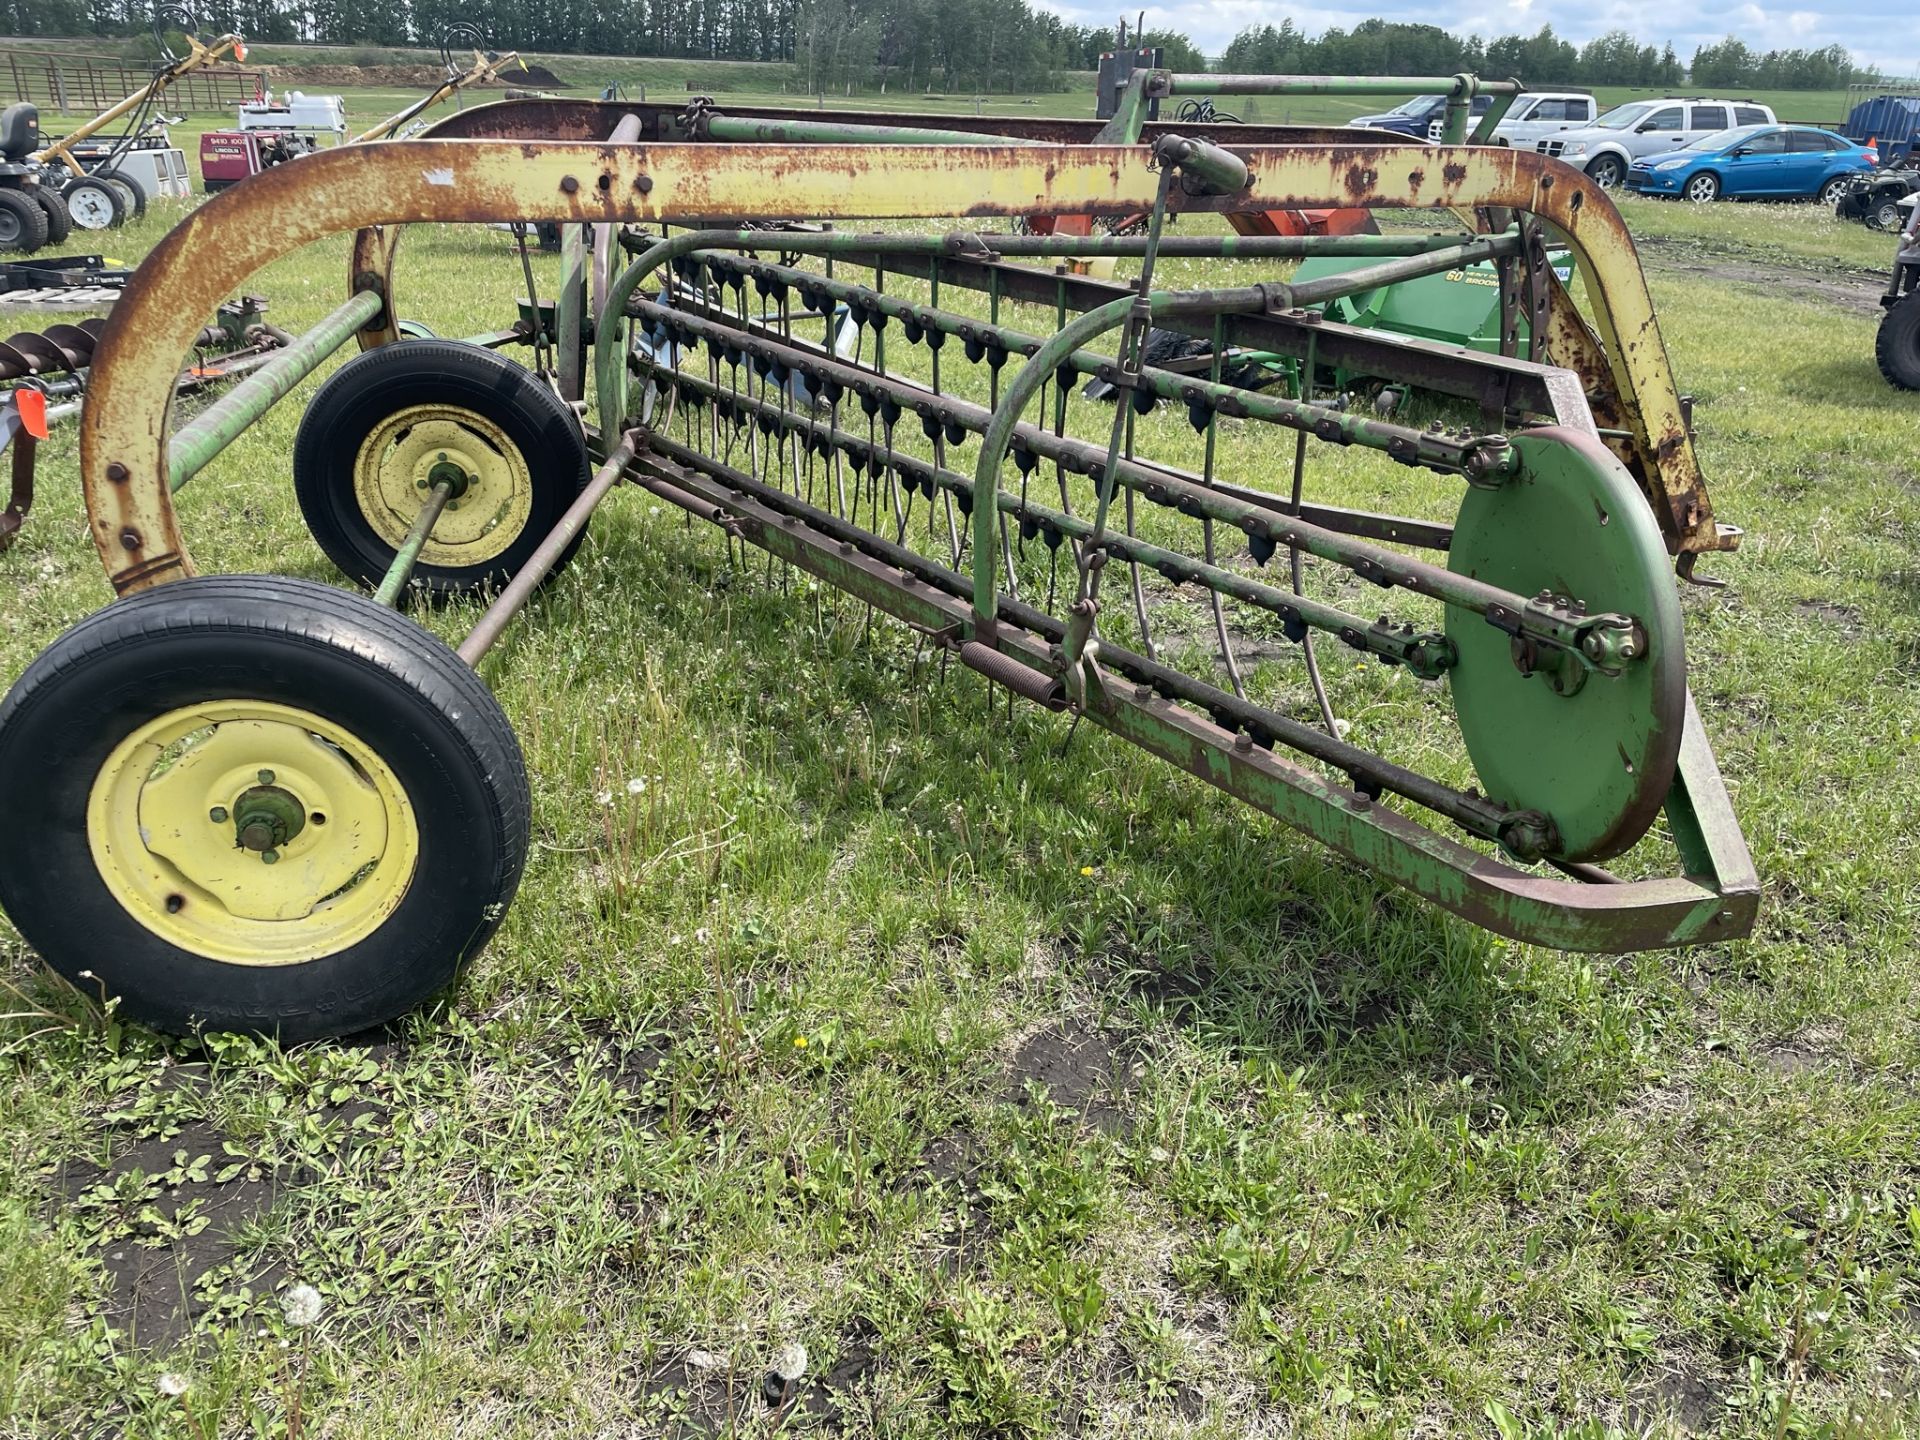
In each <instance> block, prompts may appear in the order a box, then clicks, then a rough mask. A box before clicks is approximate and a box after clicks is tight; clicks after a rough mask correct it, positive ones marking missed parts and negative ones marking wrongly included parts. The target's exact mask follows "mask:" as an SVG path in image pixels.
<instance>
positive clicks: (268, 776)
mask: <svg viewBox="0 0 1920 1440" xmlns="http://www.w3.org/2000/svg"><path fill="white" fill-rule="evenodd" d="M260 783H261V784H262V785H271V784H273V771H271V770H262V771H261V772H260Z"/></svg>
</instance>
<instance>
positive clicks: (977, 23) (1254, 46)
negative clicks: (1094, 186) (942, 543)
mask: <svg viewBox="0 0 1920 1440" xmlns="http://www.w3.org/2000/svg"><path fill="white" fill-rule="evenodd" d="M150 4H151V0H0V32H4V33H8V34H13V35H22V36H32V35H82V34H89V33H91V34H95V35H100V36H126V35H138V34H142V33H145V31H146V29H147V26H148V16H149V15H150V13H151V11H150V8H149V6H150ZM197 10H198V14H199V18H200V23H201V26H202V27H203V29H204V30H208V31H218V30H229V29H230V30H235V31H238V32H239V33H240V34H242V35H245V36H247V37H248V38H249V39H252V40H257V41H264V42H273V41H281V42H306V43H319V44H334V45H349V46H351V45H383V46H392V45H428V46H431V45H433V44H435V43H437V41H438V40H439V37H440V36H441V35H442V34H443V33H445V32H446V31H447V30H448V29H449V28H451V27H452V26H453V25H455V24H459V23H468V24H474V25H477V26H478V27H479V28H480V29H481V31H482V32H483V33H484V34H486V35H487V36H488V38H489V41H490V43H492V44H494V45H496V46H498V47H499V48H501V49H507V48H515V49H521V50H538V51H544V52H548V53H559V54H567V53H578V54H601V55H631V56H664V57H676V58H693V59H712V60H759V61H779V62H785V63H787V64H789V65H791V66H792V67H794V71H795V72H796V73H795V75H794V80H795V81H796V82H797V83H798V85H799V86H801V87H802V88H805V89H807V90H812V91H831V90H843V89H846V88H849V87H850V88H853V89H862V90H869V89H873V88H876V87H879V86H882V85H885V86H886V87H887V88H890V89H899V90H905V91H916V90H922V89H927V90H942V91H950V92H963V93H964V92H989V93H991V92H999V93H1009V92H1013V93H1018V92H1020V91H1030V90H1052V89H1065V88H1069V87H1070V86H1072V85H1074V84H1077V83H1081V82H1079V81H1078V80H1076V78H1075V77H1076V76H1077V75H1081V74H1084V72H1086V71H1089V70H1093V69H1095V68H1097V67H1098V65H1099V58H1100V55H1101V52H1102V51H1105V50H1110V49H1112V48H1113V47H1114V44H1115V36H1114V33H1113V32H1112V31H1111V30H1108V29H1105V28H1096V27H1093V26H1087V25H1074V24H1071V23H1069V22H1067V21H1065V20H1063V19H1061V18H1060V17H1059V16H1057V15H1054V14H1052V13H1051V12H1049V11H1046V10H1041V9H1037V8H1035V6H1034V5H1033V4H1031V3H1029V0H547V3H543V4H539V5H527V4H525V3H524V0H202V3H200V4H199V5H198V6H197ZM1126 39H1127V43H1130V44H1138V45H1149V46H1160V47H1162V48H1163V49H1164V51H1165V63H1166V64H1167V65H1169V66H1170V67H1172V68H1174V69H1176V70H1187V71H1197V70H1203V69H1206V68H1207V65H1206V62H1205V60H1204V59H1203V58H1202V56H1201V55H1200V52H1199V51H1198V50H1197V49H1196V48H1195V46H1194V44H1193V42H1192V41H1191V40H1189V39H1188V38H1187V37H1186V36H1184V35H1179V34H1174V33H1170V32H1152V31H1149V32H1147V33H1146V34H1144V35H1138V36H1128V37H1126ZM1218 68H1219V69H1221V70H1225V71H1229V72H1233V73H1257V74H1269V75H1287V74H1295V75H1314V74H1321V75H1451V74H1455V73H1458V72H1460V71H1468V72H1471V73H1474V74H1479V75H1486V76H1498V77H1506V76H1511V75H1518V76H1520V77H1521V78H1522V79H1524V80H1525V81H1526V82H1527V83H1528V84H1530V85H1535V86H1541V85H1558V84H1568V83H1578V84H1584V85H1636V86H1669V87H1670V86H1676V85H1680V84H1682V83H1690V84H1692V85H1694V86H1696V87H1701V88H1712V89H1738V88H1742V87H1749V88H1760V87H1765V88H1769V89H1822V90H1824V89H1834V88H1837V87H1840V86H1844V85H1847V84H1850V83H1853V82H1855V81H1861V80H1870V79H1874V78H1876V77H1874V76H1873V75H1872V74H1871V73H1870V72H1867V71H1863V70H1862V69H1860V67H1858V66H1856V65H1855V64H1854V63H1853V61H1852V59H1851V57H1850V56H1849V55H1848V54H1847V52H1846V51H1845V50H1844V49H1842V48H1841V47H1840V46H1838V45H1832V46H1828V47H1826V48H1825V49H1822V50H1769V51H1766V52H1764V53H1762V52H1759V51H1755V50H1753V49H1752V48H1751V47H1749V46H1748V45H1746V44H1745V43H1744V42H1742V41H1740V40H1738V39H1735V38H1732V37H1729V38H1728V39H1726V40H1724V41H1722V42H1720V43H1719V44H1717V45H1706V46H1702V47H1700V48H1699V49H1698V50H1697V51H1695V53H1694V56H1693V59H1692V62H1691V63H1690V64H1686V65H1683V64H1682V62H1681V60H1680V57H1679V56H1678V55H1676V54H1675V53H1674V49H1673V46H1672V45H1670V44H1669V45H1666V46H1664V47H1662V48H1660V49H1658V50H1656V49H1655V48H1654V47H1653V46H1651V45H1642V44H1640V43H1638V42H1637V41H1636V40H1635V39H1634V37H1633V36H1631V35H1629V34H1628V33H1627V32H1625V31H1623V30H1614V31H1610V32H1608V33H1607V34H1605V35H1601V36H1598V37H1596V38H1595V39H1593V40H1590V41H1588V42H1587V43H1586V44H1585V45H1582V46H1578V47H1576V46H1575V45H1573V44H1572V43H1570V42H1569V41H1566V40H1563V39H1561V38H1560V37H1559V36H1557V35H1555V34H1554V32H1553V27H1552V26H1550V25H1549V26H1544V27H1542V28H1541V29H1540V31H1539V32H1538V33H1536V34H1532V35H1501V36H1496V37H1494V38H1493V39H1490V40H1487V39H1482V38H1481V37H1479V36H1476V35H1469V36H1458V35H1454V34H1450V33H1449V32H1447V31H1445V30H1442V29H1440V28H1439V27H1438V26H1434V25H1409V24H1402V23H1398V22H1394V21H1387V20H1365V21H1362V22H1361V23H1360V24H1358V25H1356V26H1354V27H1353V28H1352V29H1351V30H1343V29H1338V28H1335V29H1330V30H1327V31H1325V32H1324V33H1322V34H1319V35H1308V34H1306V33H1305V32H1303V31H1302V30H1300V29H1299V28H1298V27H1297V26H1296V25H1295V24H1294V22H1293V21H1291V20H1287V21H1284V22H1283V23H1281V24H1280V25H1278V26H1273V25H1261V26H1257V27H1254V28H1252V29H1247V30H1243V31H1241V32H1240V33H1239V34H1238V35H1236V36H1234V38H1233V41H1232V43H1231V44H1229V45H1228V46H1227V49H1226V52H1225V54H1224V55H1222V56H1221V57H1220V59H1219V62H1218Z"/></svg>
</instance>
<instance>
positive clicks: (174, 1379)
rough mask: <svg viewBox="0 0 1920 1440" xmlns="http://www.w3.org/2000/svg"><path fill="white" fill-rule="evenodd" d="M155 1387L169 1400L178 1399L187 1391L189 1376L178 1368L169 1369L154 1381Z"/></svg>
mask: <svg viewBox="0 0 1920 1440" xmlns="http://www.w3.org/2000/svg"><path fill="white" fill-rule="evenodd" d="M153 1384H154V1388H155V1389H156V1390H158V1391H159V1392H160V1393H161V1394H162V1395H164V1396H166V1397H167V1398H168V1399H169V1400H178V1399H179V1398H180V1397H181V1396H182V1395H184V1394H186V1393H187V1377H186V1376H184V1375H182V1374H181V1373H180V1372H179V1371H178V1370H169V1371H167V1373H166V1374H164V1375H162V1376H161V1377H160V1378H159V1379H158V1380H156V1381H154V1382H153Z"/></svg>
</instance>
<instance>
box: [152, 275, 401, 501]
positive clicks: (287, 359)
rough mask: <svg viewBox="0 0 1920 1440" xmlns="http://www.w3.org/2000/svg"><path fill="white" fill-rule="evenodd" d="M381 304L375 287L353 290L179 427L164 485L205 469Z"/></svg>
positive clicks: (174, 484) (183, 480) (181, 481)
mask: <svg viewBox="0 0 1920 1440" xmlns="http://www.w3.org/2000/svg"><path fill="white" fill-rule="evenodd" d="M385 304H386V302H385V301H384V300H382V299H381V298H380V295H379V293H378V292H377V291H373V290H358V291H355V292H354V295H353V298H352V299H350V300H348V301H347V303H346V304H344V305H342V306H341V307H340V308H339V309H338V310H335V311H334V312H333V313H332V314H331V315H329V316H327V318H326V319H324V320H322V321H321V322H320V323H319V324H318V325H316V326H314V327H313V328H312V329H311V330H309V331H307V332H306V333H305V334H303V335H301V336H300V337H299V338H297V339H296V340H295V341H294V342H293V343H292V344H291V345H289V346H287V348H286V349H285V350H282V351H281V352H280V353H279V354H278V355H276V356H275V357H274V358H273V359H272V361H270V362H269V363H268V364H265V365H262V366H261V367H260V368H259V369H258V370H256V371H254V372H253V374H251V375H249V376H248V377H247V378H246V379H244V380H242V381H241V382H240V383H239V384H238V385H236V386H234V387H233V389H231V390H229V391H228V392H227V393H226V394H225V395H223V396H221V397H220V399H219V400H217V401H215V402H214V403H213V404H212V405H210V406H209V407H207V409H206V410H204V411H202V412H201V413H200V415H199V416H198V417H196V418H195V419H194V421H193V422H192V423H191V424H189V425H186V426H183V427H182V428H181V429H180V430H179V431H178V433H176V434H175V435H174V437H173V442H172V443H171V444H170V445H168V447H167V483H168V485H169V486H170V487H171V488H172V489H175V490H178V489H179V488H180V487H181V486H182V485H185V484H186V483H187V481H189V480H191V479H192V478H193V477H194V476H195V475H198V474H199V473H200V472H201V471H202V470H204V469H206V467H207V466H208V465H209V464H210V463H211V462H212V460H213V457H214V456H216V455H218V454H219V453H220V452H221V451H222V450H224V449H226V448H227V446H229V445H231V444H232V443H233V442H234V441H235V440H237V439H239V438H240V434H241V432H242V431H244V430H245V429H246V428H247V427H248V426H249V425H251V424H253V422H254V421H256V420H258V419H259V418H260V417H261V416H262V415H264V414H266V413H267V411H269V410H271V409H272V408H273V407H274V406H275V405H277V404H279V402H280V401H282V400H284V399H286V397H287V395H288V394H289V393H290V392H291V391H292V389H293V387H294V386H296V385H298V384H299V383H300V382H301V381H302V380H304V379H306V378H307V376H309V375H311V374H312V373H313V372H314V370H315V369H317V368H318V367H319V365H320V362H321V361H322V360H325V359H326V358H327V357H328V356H329V355H331V354H333V352H334V351H336V350H338V349H339V348H340V347H341V346H342V345H344V344H346V343H347V341H348V340H350V339H352V338H353V335H354V332H355V331H358V330H361V329H363V328H365V326H366V325H367V324H368V322H370V321H371V320H372V319H373V318H374V317H375V316H377V315H378V314H379V313H380V311H381V308H382V307H383V306H384V305H385Z"/></svg>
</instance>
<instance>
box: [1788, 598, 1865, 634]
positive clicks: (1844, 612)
mask: <svg viewBox="0 0 1920 1440" xmlns="http://www.w3.org/2000/svg"><path fill="white" fill-rule="evenodd" d="M1793 613H1794V614H1796V615H1803V616H1805V617H1806V618H1807V619H1809V620H1818V621H1820V622H1821V623H1823V624H1826V625H1831V626H1833V627H1834V628H1835V629H1837V630H1840V631H1841V632H1842V633H1844V634H1847V635H1858V634H1859V633H1860V631H1861V628H1862V627H1861V615H1860V612H1859V611H1858V610H1857V609H1855V608H1854V607H1853V606H1851V605H1841V604H1839V603H1837V602H1836V601H1832V600H1796V601H1794V602H1793Z"/></svg>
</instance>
